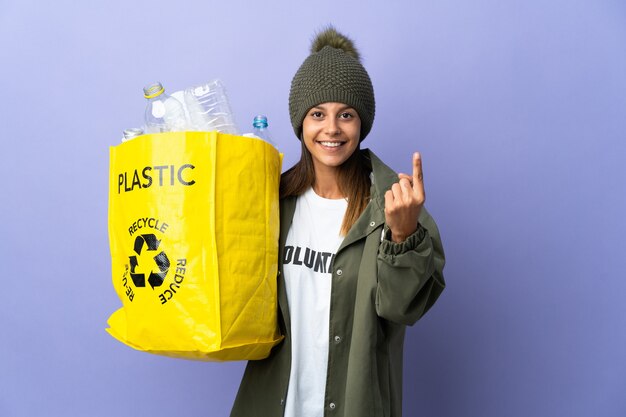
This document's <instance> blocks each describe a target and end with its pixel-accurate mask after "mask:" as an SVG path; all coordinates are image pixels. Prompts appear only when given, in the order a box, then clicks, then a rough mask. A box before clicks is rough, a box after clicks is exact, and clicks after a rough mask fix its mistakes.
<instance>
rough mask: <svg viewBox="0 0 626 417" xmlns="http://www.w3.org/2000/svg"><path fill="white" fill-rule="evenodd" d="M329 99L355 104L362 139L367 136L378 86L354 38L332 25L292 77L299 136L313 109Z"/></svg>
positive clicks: (293, 112) (294, 119)
mask: <svg viewBox="0 0 626 417" xmlns="http://www.w3.org/2000/svg"><path fill="white" fill-rule="evenodd" d="M328 102H337V103H344V104H347V105H349V106H351V107H352V108H354V109H355V110H356V111H357V113H358V114H359V117H360V119H361V136H360V140H363V139H365V137H366V136H367V134H368V133H369V132H370V130H371V129H372V123H374V113H375V110H376V103H375V101H374V87H373V86H372V81H371V80H370V77H369V75H368V74H367V71H366V70H365V68H364V67H363V65H362V64H361V59H360V55H359V52H358V51H357V49H356V48H355V46H354V43H353V42H352V40H350V39H349V38H348V37H346V36H344V35H342V34H341V33H339V32H337V31H336V30H335V28H333V27H332V26H329V27H327V28H326V29H324V30H323V31H321V32H319V33H318V34H317V35H316V37H315V39H313V42H312V43H311V55H309V56H308V58H307V59H305V60H304V62H303V63H302V65H301V66H300V68H299V69H298V71H297V72H296V75H294V77H293V79H292V80H291V90H290V92H289V116H290V117H291V125H292V126H293V131H294V132H295V134H296V136H297V137H298V138H300V134H301V132H302V122H303V120H304V117H305V116H306V114H307V112H308V111H309V109H311V108H312V107H315V106H317V105H318V104H321V103H328Z"/></svg>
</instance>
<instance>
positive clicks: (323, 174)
mask: <svg viewBox="0 0 626 417" xmlns="http://www.w3.org/2000/svg"><path fill="white" fill-rule="evenodd" d="M337 173H338V170H337V169H316V170H315V182H314V183H313V191H315V194H317V195H319V196H320V197H323V198H328V199H332V200H336V199H340V198H344V197H345V196H344V195H343V193H342V192H341V190H340V188H339V181H338V175H337Z"/></svg>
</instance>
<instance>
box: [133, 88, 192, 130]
mask: <svg viewBox="0 0 626 417" xmlns="http://www.w3.org/2000/svg"><path fill="white" fill-rule="evenodd" d="M143 96H144V97H145V98H146V99H147V100H148V105H147V106H146V113H145V123H146V129H145V131H146V133H160V132H179V131H183V130H186V128H187V119H186V118H185V109H184V108H183V105H182V104H181V102H180V101H178V100H176V99H175V98H174V97H170V96H168V95H167V94H165V89H164V88H163V86H162V85H161V83H154V84H150V85H148V86H146V87H144V89H143Z"/></svg>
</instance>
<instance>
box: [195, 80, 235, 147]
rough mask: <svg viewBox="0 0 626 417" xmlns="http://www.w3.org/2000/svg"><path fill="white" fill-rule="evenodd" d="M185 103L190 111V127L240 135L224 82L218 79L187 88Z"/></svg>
mask: <svg viewBox="0 0 626 417" xmlns="http://www.w3.org/2000/svg"><path fill="white" fill-rule="evenodd" d="M183 102H184V104H185V105H186V107H187V110H188V112H189V124H190V128H191V129H193V130H199V131H211V130H217V131H218V132H222V133H229V134H232V135H238V134H239V129H237V125H236V124H235V121H234V117H233V113H232V111H231V108H230V104H229V101H228V95H227V94H226V88H225V87H224V84H222V82H221V81H220V80H218V79H215V80H213V81H210V82H208V83H204V84H201V85H196V86H194V87H191V88H187V89H186V90H185V92H184V99H183Z"/></svg>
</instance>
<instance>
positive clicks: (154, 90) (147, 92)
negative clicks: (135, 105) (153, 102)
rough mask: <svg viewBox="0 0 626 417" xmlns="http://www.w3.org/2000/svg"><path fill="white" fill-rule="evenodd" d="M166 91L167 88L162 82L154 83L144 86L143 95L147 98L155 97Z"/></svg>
mask: <svg viewBox="0 0 626 417" xmlns="http://www.w3.org/2000/svg"><path fill="white" fill-rule="evenodd" d="M164 91H165V89H164V88H163V86H162V85H161V83H153V84H149V85H147V86H145V87H144V88H143V96H144V97H145V98H154V97H158V96H160V95H161V94H163V92H164Z"/></svg>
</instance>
